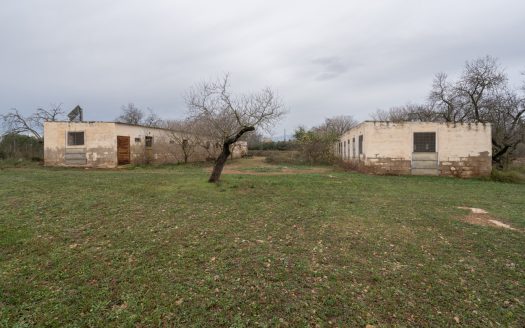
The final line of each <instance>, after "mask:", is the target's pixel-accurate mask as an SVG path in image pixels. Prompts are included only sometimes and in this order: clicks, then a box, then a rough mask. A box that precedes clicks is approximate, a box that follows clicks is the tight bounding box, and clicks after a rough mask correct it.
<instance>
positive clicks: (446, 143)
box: [339, 122, 492, 177]
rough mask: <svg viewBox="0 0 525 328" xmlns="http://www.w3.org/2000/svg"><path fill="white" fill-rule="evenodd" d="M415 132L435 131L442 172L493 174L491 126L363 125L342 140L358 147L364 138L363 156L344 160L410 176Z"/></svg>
mask: <svg viewBox="0 0 525 328" xmlns="http://www.w3.org/2000/svg"><path fill="white" fill-rule="evenodd" d="M415 132H435V133H436V152H437V155H438V165H439V173H440V174H441V175H456V176H462V177H468V176H479V175H487V174H490V171H491V168H492V167H491V156H492V154H491V153H492V145H491V126H490V124H447V123H430V122H423V123H421V122H405V123H392V122H363V123H361V124H359V125H358V126H357V127H356V128H354V129H352V130H350V131H348V132H347V133H345V134H344V135H343V136H342V137H341V141H343V140H352V138H354V137H355V140H356V148H357V140H358V137H359V135H363V138H364V140H363V156H362V157H361V158H356V159H352V158H351V157H350V158H349V157H348V156H347V155H345V154H340V155H339V156H341V158H343V159H344V160H353V161H358V162H359V163H360V164H361V165H362V166H364V167H366V168H368V169H369V170H370V171H373V172H377V173H395V174H410V169H411V166H410V163H411V161H412V154H413V135H414V133H415Z"/></svg>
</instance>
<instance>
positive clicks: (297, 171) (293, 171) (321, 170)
mask: <svg viewBox="0 0 525 328" xmlns="http://www.w3.org/2000/svg"><path fill="white" fill-rule="evenodd" d="M329 171H330V170H329V169H325V168H313V169H305V170H301V169H288V168H282V169H281V170H278V171H277V170H276V171H266V172H265V171H257V170H253V171H252V170H247V169H245V170H233V169H224V170H223V171H222V173H223V174H247V175H284V174H312V173H326V172H329ZM210 172H211V171H210Z"/></svg>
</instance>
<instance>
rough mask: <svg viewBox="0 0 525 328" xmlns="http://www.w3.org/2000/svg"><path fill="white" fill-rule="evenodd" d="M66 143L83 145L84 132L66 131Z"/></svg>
mask: <svg viewBox="0 0 525 328" xmlns="http://www.w3.org/2000/svg"><path fill="white" fill-rule="evenodd" d="M67 145H68V146H83V145H84V132H68V133H67Z"/></svg>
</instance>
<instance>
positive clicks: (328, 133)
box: [294, 116, 357, 164]
mask: <svg viewBox="0 0 525 328" xmlns="http://www.w3.org/2000/svg"><path fill="white" fill-rule="evenodd" d="M356 125H357V121H356V120H354V119H353V117H351V116H336V117H333V118H327V119H325V121H324V123H322V124H321V125H319V126H316V127H313V128H311V129H310V130H308V129H306V128H305V127H303V126H300V127H299V128H297V129H296V130H295V132H294V138H295V139H296V142H297V144H298V145H299V149H300V152H301V156H302V157H303V160H304V161H306V162H308V163H310V164H316V163H318V164H327V163H332V162H333V161H334V160H335V153H334V151H335V149H334V144H335V143H336V142H337V141H338V140H339V138H340V137H341V136H342V135H343V134H344V133H345V132H347V131H348V130H350V129H351V128H353V127H354V126H356Z"/></svg>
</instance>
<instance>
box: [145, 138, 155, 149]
mask: <svg viewBox="0 0 525 328" xmlns="http://www.w3.org/2000/svg"><path fill="white" fill-rule="evenodd" d="M144 146H145V147H146V148H152V147H153V137H152V136H145V137H144Z"/></svg>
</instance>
